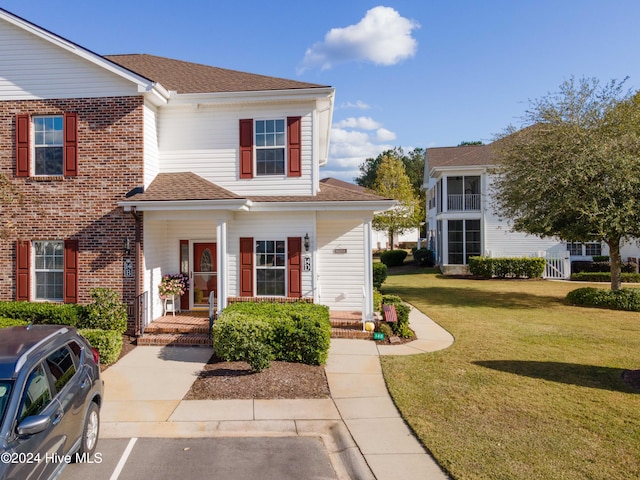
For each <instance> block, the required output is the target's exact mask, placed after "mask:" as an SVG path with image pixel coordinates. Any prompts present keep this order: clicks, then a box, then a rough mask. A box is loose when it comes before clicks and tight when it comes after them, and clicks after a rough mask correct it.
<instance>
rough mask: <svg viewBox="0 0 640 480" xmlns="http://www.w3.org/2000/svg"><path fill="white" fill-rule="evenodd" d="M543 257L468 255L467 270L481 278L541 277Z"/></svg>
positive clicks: (543, 264) (543, 266)
mask: <svg viewBox="0 0 640 480" xmlns="http://www.w3.org/2000/svg"><path fill="white" fill-rule="evenodd" d="M545 265H546V262H545V259H544V258H539V257H535V258H490V257H470V258H469V271H470V272H471V274H472V275H475V276H477V277H482V278H493V277H498V278H507V277H511V278H542V275H543V273H544V269H545Z"/></svg>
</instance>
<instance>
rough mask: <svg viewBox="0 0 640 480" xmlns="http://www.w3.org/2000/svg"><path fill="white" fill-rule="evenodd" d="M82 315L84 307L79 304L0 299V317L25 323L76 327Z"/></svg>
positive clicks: (83, 314)
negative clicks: (6, 300)
mask: <svg viewBox="0 0 640 480" xmlns="http://www.w3.org/2000/svg"><path fill="white" fill-rule="evenodd" d="M84 316H85V309H84V307H83V306H81V305H75V304H59V303H35V302H34V303H30V302H3V301H0V317H4V318H15V319H20V320H24V321H25V322H27V323H41V324H52V325H70V326H72V327H77V326H78V324H79V323H80V321H81V319H82V318H83V317H84Z"/></svg>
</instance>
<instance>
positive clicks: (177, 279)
mask: <svg viewBox="0 0 640 480" xmlns="http://www.w3.org/2000/svg"><path fill="white" fill-rule="evenodd" d="M188 290H189V281H188V277H187V276H186V275H184V274H182V273H172V274H167V275H165V276H163V277H162V280H161V281H160V285H158V291H159V293H160V298H162V299H163V300H164V299H166V298H169V297H173V298H175V297H179V296H181V295H182V294H184V293H185V292H187V291H188Z"/></svg>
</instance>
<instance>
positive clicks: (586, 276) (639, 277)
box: [571, 272, 640, 283]
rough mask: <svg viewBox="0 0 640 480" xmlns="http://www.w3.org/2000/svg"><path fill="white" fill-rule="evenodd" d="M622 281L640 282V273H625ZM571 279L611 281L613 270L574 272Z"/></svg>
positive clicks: (622, 275)
mask: <svg viewBox="0 0 640 480" xmlns="http://www.w3.org/2000/svg"><path fill="white" fill-rule="evenodd" d="M621 278H622V281H623V282H625V283H640V274H638V273H623V274H621ZM571 280H575V281H580V282H611V272H580V273H572V274H571Z"/></svg>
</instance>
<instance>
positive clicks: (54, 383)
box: [0, 325, 104, 480]
mask: <svg viewBox="0 0 640 480" xmlns="http://www.w3.org/2000/svg"><path fill="white" fill-rule="evenodd" d="M98 361H99V357H98V353H97V351H96V350H94V349H92V348H91V346H90V345H89V343H88V342H87V340H85V339H84V338H83V337H82V336H81V335H80V334H79V333H78V332H77V330H76V329H74V328H71V327H61V326H58V325H30V326H28V327H10V328H4V329H1V330H0V425H1V427H0V479H3V480H4V479H27V478H28V479H48V478H55V477H56V476H57V475H58V474H59V473H60V471H61V470H62V469H63V468H64V467H65V466H66V464H68V463H70V462H74V461H88V460H89V458H90V457H91V455H92V454H93V453H94V451H95V449H96V445H97V442H98V432H99V429H100V405H101V403H102V396H103V389H104V386H103V382H102V380H101V378H100V368H99V366H98Z"/></svg>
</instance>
